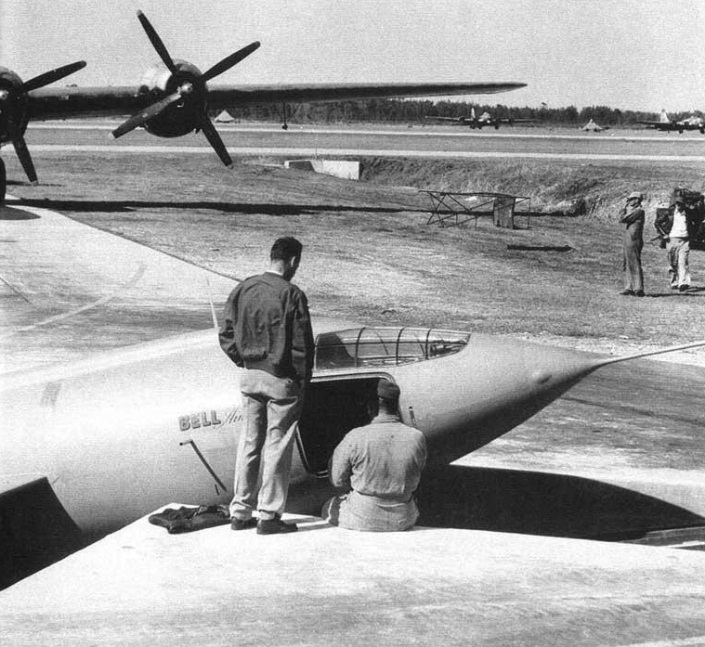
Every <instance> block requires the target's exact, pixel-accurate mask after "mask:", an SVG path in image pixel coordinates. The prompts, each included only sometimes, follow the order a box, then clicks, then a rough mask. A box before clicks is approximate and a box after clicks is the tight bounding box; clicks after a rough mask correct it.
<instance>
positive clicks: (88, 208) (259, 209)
mask: <svg viewBox="0 0 705 647" xmlns="http://www.w3.org/2000/svg"><path fill="white" fill-rule="evenodd" d="M22 205H24V206H28V207H39V208H42V209H52V210H56V211H73V212H75V213H129V212H131V211H135V210H138V209H183V210H185V211H192V210H194V209H210V210H212V211H219V212H222V213H236V214H242V215H252V214H264V215H269V216H299V215H310V214H316V213H321V212H360V213H407V212H409V211H413V209H410V208H407V207H403V206H399V207H373V206H363V207H360V206H350V205H341V204H298V205H297V204H276V203H236V202H218V201H193V202H181V201H173V202H172V201H166V200H165V201H158V200H157V201H151V200H117V201H112V202H111V201H105V200H48V199H47V200H33V199H23V200H22Z"/></svg>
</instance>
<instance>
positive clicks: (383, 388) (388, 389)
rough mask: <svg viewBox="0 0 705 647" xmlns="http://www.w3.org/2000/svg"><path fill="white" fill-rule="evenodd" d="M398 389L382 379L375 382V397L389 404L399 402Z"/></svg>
mask: <svg viewBox="0 0 705 647" xmlns="http://www.w3.org/2000/svg"><path fill="white" fill-rule="evenodd" d="M399 393H400V390H399V387H398V386H397V385H396V384H394V383H393V382H390V381H389V380H385V379H382V380H380V381H379V382H377V397H378V398H380V399H382V400H389V402H397V401H398V400H399Z"/></svg>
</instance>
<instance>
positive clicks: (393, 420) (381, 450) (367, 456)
mask: <svg viewBox="0 0 705 647" xmlns="http://www.w3.org/2000/svg"><path fill="white" fill-rule="evenodd" d="M377 399H378V402H379V413H378V415H377V416H376V417H375V418H374V419H373V420H372V422H370V424H368V425H366V426H364V427H357V428H356V429H352V430H350V431H349V432H348V433H347V434H346V436H345V438H343V440H342V441H340V444H339V445H338V446H337V447H336V448H335V451H334V452H333V458H332V459H331V463H330V480H331V483H332V484H333V485H335V486H336V487H338V488H345V490H348V492H347V493H346V494H342V495H340V496H337V497H333V498H332V499H330V500H329V501H327V502H326V504H325V505H324V506H323V510H322V512H321V516H322V517H323V518H324V519H325V520H326V521H327V522H328V523H329V524H331V525H332V526H340V527H341V528H348V529H349V530H364V531H370V532H391V531H399V530H410V529H411V528H412V527H413V526H414V524H415V523H416V520H417V519H418V516H419V511H418V508H417V507H416V501H415V500H414V493H415V492H416V489H417V488H418V487H419V482H420V480H421V472H422V471H423V469H424V467H425V465H426V457H427V449H426V438H425V436H424V435H423V434H422V433H421V432H420V431H419V430H418V429H415V428H414V427H409V426H407V425H405V424H404V423H403V422H402V421H401V420H400V419H399V411H398V409H399V387H398V386H397V385H396V384H394V383H393V382H390V381H389V380H386V379H381V380H380V381H379V383H378V385H377Z"/></svg>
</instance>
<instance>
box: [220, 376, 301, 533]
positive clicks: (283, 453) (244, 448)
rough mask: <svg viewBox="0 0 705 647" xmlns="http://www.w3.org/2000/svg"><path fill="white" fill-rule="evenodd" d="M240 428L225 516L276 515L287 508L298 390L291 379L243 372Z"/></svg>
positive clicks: (266, 517) (299, 409)
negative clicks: (227, 512)
mask: <svg viewBox="0 0 705 647" xmlns="http://www.w3.org/2000/svg"><path fill="white" fill-rule="evenodd" d="M240 392H241V396H242V421H243V424H242V430H241V433H240V440H239V443H238V451H237V458H236V461H235V481H234V484H233V489H234V496H233V499H232V501H231V503H230V515H231V516H232V517H233V518H237V519H241V520H246V519H249V518H250V517H251V516H252V512H253V510H258V512H259V518H260V519H273V518H274V517H275V516H278V515H281V514H282V513H283V512H284V508H285V506H286V499H287V495H288V492H289V479H290V476H291V462H292V457H293V452H294V444H295V434H296V429H297V426H298V422H299V417H300V415H301V408H302V404H303V390H302V388H301V386H299V384H298V383H297V382H296V381H294V380H292V379H290V378H279V377H275V376H274V375H270V374H269V373H267V372H266V371H258V370H246V371H245V373H244V374H243V376H242V378H241V381H240Z"/></svg>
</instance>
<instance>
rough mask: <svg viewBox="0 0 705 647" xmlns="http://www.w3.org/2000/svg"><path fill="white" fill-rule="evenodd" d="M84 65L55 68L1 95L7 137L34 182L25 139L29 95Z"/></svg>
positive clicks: (35, 177) (32, 167)
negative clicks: (6, 116)
mask: <svg viewBox="0 0 705 647" xmlns="http://www.w3.org/2000/svg"><path fill="white" fill-rule="evenodd" d="M84 67H86V62H85V61H76V62H75V63H69V64H68V65H63V66H62V67H57V68H56V69H54V70H49V71H48V72H44V73H42V74H39V75H38V76H35V77H34V78H32V79H30V80H29V81H25V82H24V83H20V84H19V85H15V86H14V87H11V88H9V89H8V90H6V91H5V92H3V93H2V96H1V97H0V98H1V101H0V113H2V112H5V113H6V114H7V115H8V118H7V121H6V125H7V137H8V139H9V140H10V141H12V145H13V146H14V148H15V153H16V154H17V158H18V159H19V160H20V164H22V168H23V169H24V172H25V173H26V174H27V179H28V180H29V181H30V182H31V183H32V184H37V172H36V170H35V168H34V162H33V161H32V156H31V155H30V153H29V149H28V148H27V142H26V141H25V139H24V131H25V129H26V127H27V111H26V110H27V109H26V105H27V95H28V94H29V93H30V92H32V91H33V90H38V89H39V88H43V87H44V86H45V85H49V84H50V83H56V81H60V80H61V79H63V78H64V77H67V76H69V75H70V74H73V73H74V72H78V71H79V70H82V69H83V68H84ZM15 78H17V77H15ZM3 104H4V105H3Z"/></svg>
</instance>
